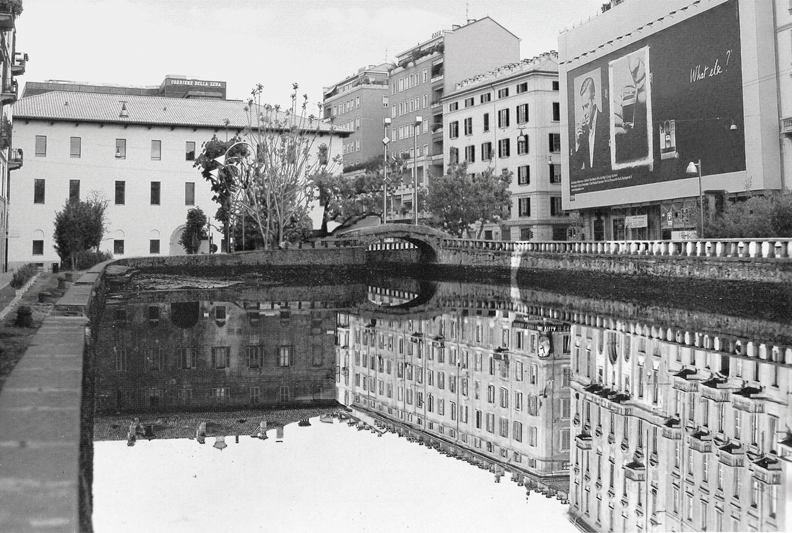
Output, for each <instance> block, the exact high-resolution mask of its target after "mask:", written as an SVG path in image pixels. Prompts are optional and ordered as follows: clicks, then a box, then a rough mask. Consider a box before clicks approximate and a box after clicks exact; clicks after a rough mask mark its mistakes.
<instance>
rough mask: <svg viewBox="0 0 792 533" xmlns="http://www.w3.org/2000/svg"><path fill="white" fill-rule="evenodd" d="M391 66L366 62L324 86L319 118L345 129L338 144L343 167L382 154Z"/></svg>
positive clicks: (358, 163)
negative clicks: (349, 73) (340, 145)
mask: <svg viewBox="0 0 792 533" xmlns="http://www.w3.org/2000/svg"><path fill="white" fill-rule="evenodd" d="M392 68H393V65H391V64H389V63H384V64H382V65H378V66H375V65H369V66H368V67H362V68H360V69H359V70H358V72H357V73H356V74H353V75H352V76H349V77H347V78H344V79H343V80H341V81H340V82H338V83H336V84H334V85H332V86H330V87H325V88H324V100H323V103H322V105H323V117H324V119H325V120H329V121H331V123H332V124H333V125H335V127H336V128H338V129H339V130H344V131H347V132H349V137H347V138H346V139H345V140H344V142H343V145H342V155H343V159H344V167H345V168H350V167H352V168H354V167H355V166H357V165H360V164H362V163H365V162H367V161H370V160H371V159H373V158H375V157H380V158H382V157H384V147H383V144H382V139H383V138H384V137H385V134H386V131H385V123H384V119H385V117H386V116H389V115H388V113H389V112H390V105H389V103H388V102H389V100H388V98H389V97H388V94H389V93H388V72H389V71H390V70H391V69H392Z"/></svg>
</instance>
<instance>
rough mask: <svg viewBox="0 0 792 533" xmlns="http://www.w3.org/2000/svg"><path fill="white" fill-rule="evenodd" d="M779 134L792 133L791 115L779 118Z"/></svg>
mask: <svg viewBox="0 0 792 533" xmlns="http://www.w3.org/2000/svg"><path fill="white" fill-rule="evenodd" d="M781 135H792V117H787V118H782V119H781Z"/></svg>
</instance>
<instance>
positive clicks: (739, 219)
mask: <svg viewBox="0 0 792 533" xmlns="http://www.w3.org/2000/svg"><path fill="white" fill-rule="evenodd" d="M705 227H706V235H707V237H721V238H771V237H787V238H788V237H792V193H790V191H788V190H785V191H775V192H771V193H769V194H767V195H766V196H751V197H750V198H748V199H747V200H743V201H739V202H735V203H733V204H727V205H726V207H725V208H724V210H723V212H722V213H719V214H717V215H715V216H714V217H713V218H712V219H711V220H709V221H707V224H706V225H705Z"/></svg>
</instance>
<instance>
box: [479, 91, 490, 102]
mask: <svg viewBox="0 0 792 533" xmlns="http://www.w3.org/2000/svg"><path fill="white" fill-rule="evenodd" d="M491 101H492V93H486V94H482V95H481V103H482V104H485V103H487V102H491Z"/></svg>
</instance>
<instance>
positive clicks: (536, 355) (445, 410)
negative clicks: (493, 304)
mask: <svg viewBox="0 0 792 533" xmlns="http://www.w3.org/2000/svg"><path fill="white" fill-rule="evenodd" d="M479 313H481V314H476V313H475V311H474V312H473V313H471V314H468V313H466V312H464V311H462V310H460V311H457V312H453V311H452V312H445V313H443V314H440V315H437V316H434V317H432V318H414V319H406V320H405V319H404V318H402V317H399V316H398V315H396V316H391V317H387V316H384V315H381V316H379V317H378V318H376V319H372V318H366V317H363V316H359V315H349V314H339V322H338V329H337V336H338V339H339V341H338V351H337V354H338V355H337V361H336V364H337V365H338V366H339V368H340V372H339V374H338V385H339V387H338V394H339V397H338V399H339V401H340V402H342V403H344V404H345V405H348V406H350V407H353V408H358V409H363V410H367V411H370V412H374V413H376V414H377V415H378V416H379V417H383V418H384V419H389V420H391V421H393V422H396V423H398V424H400V425H402V426H403V427H409V428H411V429H413V430H415V431H418V432H421V433H422V434H424V435H425V436H427V437H431V438H433V439H438V440H442V441H444V442H446V443H448V444H451V445H453V446H455V447H457V448H459V449H466V450H469V451H471V452H474V453H475V454H477V455H478V456H480V457H484V458H487V460H489V461H494V462H497V463H498V464H501V465H505V466H507V467H508V468H509V469H511V470H512V471H514V472H517V471H519V472H523V473H528V474H531V475H533V476H537V477H540V478H554V477H555V478H563V479H564V480H565V479H566V476H567V475H568V471H569V465H568V460H569V449H570V442H571V441H570V430H569V417H570V403H569V384H568V381H569V377H570V374H569V350H568V348H569V342H568V341H569V332H568V331H566V330H565V329H564V328H563V327H560V326H558V325H556V324H548V323H546V322H539V323H534V322H531V321H528V320H526V319H525V317H521V316H515V315H514V314H513V313H512V314H511V316H509V313H508V312H504V311H490V312H484V313H482V312H481V311H479ZM564 488H566V487H564Z"/></svg>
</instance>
